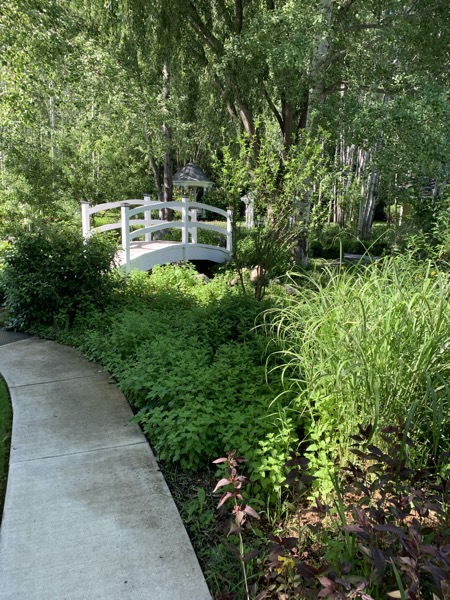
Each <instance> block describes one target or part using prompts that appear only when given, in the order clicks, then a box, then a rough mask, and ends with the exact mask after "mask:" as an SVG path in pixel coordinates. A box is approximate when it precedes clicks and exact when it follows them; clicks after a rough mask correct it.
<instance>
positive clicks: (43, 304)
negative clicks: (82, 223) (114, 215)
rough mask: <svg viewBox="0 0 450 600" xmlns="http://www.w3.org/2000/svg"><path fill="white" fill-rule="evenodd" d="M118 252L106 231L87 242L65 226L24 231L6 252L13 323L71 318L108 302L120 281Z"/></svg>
mask: <svg viewBox="0 0 450 600" xmlns="http://www.w3.org/2000/svg"><path fill="white" fill-rule="evenodd" d="M115 252H116V246H115V244H114V243H113V242H111V241H110V240H109V239H108V238H107V237H105V236H93V237H91V238H90V239H89V240H87V241H86V242H85V241H84V240H83V238H82V236H81V234H79V233H77V232H74V231H72V230H70V229H62V228H61V227H60V226H59V227H56V226H47V227H45V228H42V229H40V230H39V231H35V232H23V233H21V234H20V235H19V236H18V237H17V238H16V239H15V241H14V243H13V244H12V245H11V247H10V248H9V249H8V250H7V251H6V252H5V254H4V269H3V276H2V281H3V283H2V285H3V287H4V294H5V308H6V313H7V321H6V324H7V326H8V327H10V328H14V329H22V330H26V329H29V328H30V327H32V326H38V325H49V324H52V323H54V322H55V321H58V322H59V323H60V324H64V323H71V322H73V320H74V318H75V315H76V313H77V311H79V310H85V309H87V308H88V307H100V306H102V305H103V303H105V302H107V301H108V298H109V296H110V293H111V290H112V289H113V286H114V281H113V277H112V276H111V269H112V266H113V263H114V255H115Z"/></svg>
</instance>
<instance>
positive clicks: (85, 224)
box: [81, 200, 91, 239]
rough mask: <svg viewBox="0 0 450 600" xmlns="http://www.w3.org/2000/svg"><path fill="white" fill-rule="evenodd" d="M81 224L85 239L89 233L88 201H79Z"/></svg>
mask: <svg viewBox="0 0 450 600" xmlns="http://www.w3.org/2000/svg"><path fill="white" fill-rule="evenodd" d="M81 226H82V228H83V237H84V238H85V239H87V238H88V237H89V236H90V234H91V219H90V216H89V202H88V201H87V200H82V201H81Z"/></svg>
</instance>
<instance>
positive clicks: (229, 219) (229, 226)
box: [227, 208, 233, 253]
mask: <svg viewBox="0 0 450 600" xmlns="http://www.w3.org/2000/svg"><path fill="white" fill-rule="evenodd" d="M232 248H233V211H232V209H231V208H228V209H227V252H230V253H231V250H232Z"/></svg>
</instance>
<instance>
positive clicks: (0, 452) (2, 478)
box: [0, 377, 12, 516]
mask: <svg viewBox="0 0 450 600" xmlns="http://www.w3.org/2000/svg"><path fill="white" fill-rule="evenodd" d="M11 423H12V410H11V403H10V401H9V393H8V388H7V386H6V383H5V382H4V380H3V379H2V378H1V377H0V516H1V512H2V510H3V501H4V498H5V491H6V480H7V478H8V460H9V446H10V437H11Z"/></svg>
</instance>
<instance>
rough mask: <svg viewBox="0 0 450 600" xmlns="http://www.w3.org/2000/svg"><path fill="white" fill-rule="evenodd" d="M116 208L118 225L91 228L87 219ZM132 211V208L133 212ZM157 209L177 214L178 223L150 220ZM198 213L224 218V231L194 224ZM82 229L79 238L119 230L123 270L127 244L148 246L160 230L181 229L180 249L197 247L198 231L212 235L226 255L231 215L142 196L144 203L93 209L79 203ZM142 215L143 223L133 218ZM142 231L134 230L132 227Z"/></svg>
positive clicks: (185, 201) (185, 200)
mask: <svg viewBox="0 0 450 600" xmlns="http://www.w3.org/2000/svg"><path fill="white" fill-rule="evenodd" d="M119 207H120V221H117V222H116V223H111V224H107V225H102V226H100V227H96V228H91V216H92V215H94V214H95V213H97V212H101V211H105V210H111V209H117V208H119ZM133 207H134V208H133ZM161 209H172V210H174V211H178V212H180V213H181V220H180V221H162V220H160V219H153V218H152V211H155V210H161ZM198 210H207V211H209V212H212V213H215V214H218V215H220V216H222V217H225V218H226V223H227V226H226V230H225V229H224V228H223V227H220V226H218V225H212V224H210V223H205V222H203V221H198ZM81 211H82V225H83V236H84V237H86V238H87V237H89V236H90V235H91V234H92V233H94V232H101V231H111V230H113V229H120V230H121V237H122V240H121V246H122V249H123V251H124V255H125V265H126V268H127V270H128V269H129V265H130V244H131V242H132V240H134V239H136V238H138V237H142V236H144V239H145V241H146V242H151V241H152V238H153V234H154V233H156V232H157V231H163V230H164V229H169V228H170V229H181V243H182V244H184V245H186V246H187V245H188V244H197V243H198V235H197V232H198V230H199V229H204V230H208V231H214V232H216V233H219V234H221V235H223V236H225V240H226V251H227V252H229V253H231V249H232V211H231V209H228V210H226V211H225V210H222V209H221V208H217V207H215V206H210V205H208V204H203V203H201V202H189V200H188V198H186V197H183V198H182V200H181V202H177V201H172V202H159V201H152V200H150V196H147V195H146V196H144V200H127V201H126V202H107V203H104V204H98V205H96V206H92V207H90V206H89V203H88V202H82V205H81ZM140 214H142V215H143V217H144V218H143V219H142V218H141V219H139V218H136V217H137V216H138V215H140ZM139 225H143V227H141V228H138V229H135V227H136V226H139Z"/></svg>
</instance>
